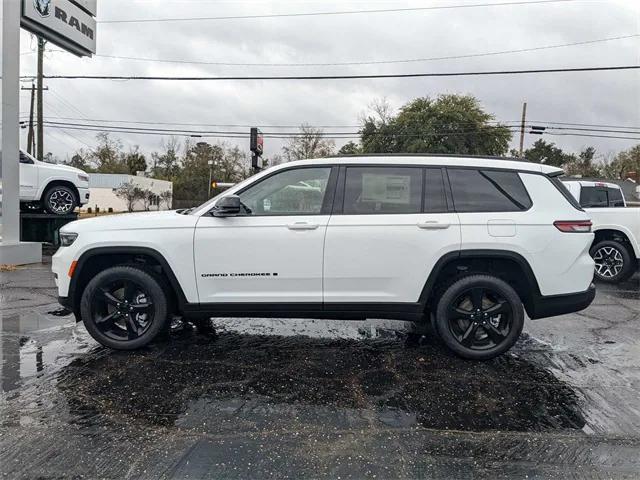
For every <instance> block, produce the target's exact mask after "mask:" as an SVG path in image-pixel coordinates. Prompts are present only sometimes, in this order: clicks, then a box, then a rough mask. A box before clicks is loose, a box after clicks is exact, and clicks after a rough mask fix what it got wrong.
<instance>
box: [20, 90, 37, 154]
mask: <svg viewBox="0 0 640 480" xmlns="http://www.w3.org/2000/svg"><path fill="white" fill-rule="evenodd" d="M20 90H31V107H30V108H29V133H27V153H28V154H29V155H31V153H32V152H33V153H35V152H34V151H33V149H32V148H31V147H32V146H33V145H34V142H35V138H34V135H33V133H34V132H33V103H34V101H35V97H36V86H35V84H34V83H33V82H31V86H30V87H29V88H27V87H20Z"/></svg>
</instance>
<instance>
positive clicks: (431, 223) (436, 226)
mask: <svg viewBox="0 0 640 480" xmlns="http://www.w3.org/2000/svg"><path fill="white" fill-rule="evenodd" d="M450 226H451V224H450V223H449V222H438V221H437V220H427V221H425V222H418V228H424V229H425V230H444V229H445V228H449V227H450Z"/></svg>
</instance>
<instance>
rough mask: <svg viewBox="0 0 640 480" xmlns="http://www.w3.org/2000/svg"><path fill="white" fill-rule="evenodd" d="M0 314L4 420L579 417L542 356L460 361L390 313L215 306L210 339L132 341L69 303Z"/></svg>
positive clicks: (488, 423) (487, 420) (503, 424)
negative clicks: (86, 321)
mask: <svg viewBox="0 0 640 480" xmlns="http://www.w3.org/2000/svg"><path fill="white" fill-rule="evenodd" d="M49 310H51V309H49ZM56 313H57V311H56ZM27 317H28V318H27ZM398 323H401V322H398ZM2 326H3V335H2V337H1V338H0V340H1V342H2V376H1V378H2V383H1V386H2V388H1V389H0V390H4V391H5V392H8V394H5V399H4V401H5V402H7V403H6V405H8V407H9V409H8V410H9V411H8V412H7V415H5V416H3V417H4V418H3V423H5V424H6V422H9V423H12V424H15V422H16V421H17V422H19V423H22V424H25V423H32V422H41V423H46V422H48V421H51V419H52V417H56V416H58V417H60V418H64V419H69V421H77V422H81V423H89V424H91V423H92V422H94V423H96V422H98V421H99V422H103V421H105V419H106V420H107V421H121V420H122V419H124V420H126V421H131V420H134V421H136V422H142V423H144V424H149V425H155V426H171V425H176V426H179V427H182V428H193V429H198V430H205V431H213V432H219V431H220V430H221V429H224V428H225V425H233V429H237V428H238V424H239V423H241V424H246V428H249V429H251V428H256V429H259V428H267V427H268V428H271V429H284V428H288V427H292V426H294V425H295V427H296V428H299V427H300V425H314V426H315V427H318V426H322V427H326V428H328V429H338V428H354V427H358V426H360V427H363V428H365V427H370V426H371V425H376V424H378V425H385V426H391V427H412V426H416V427H418V426H422V427H427V428H433V429H449V430H466V431H482V430H511V431H546V430H564V429H578V430H579V429H581V428H582V427H583V426H584V425H585V419H584V418H583V415H582V413H581V410H580V408H579V406H578V398H577V396H576V394H575V393H574V391H573V390H572V389H571V388H570V387H569V386H568V385H567V384H566V383H564V382H561V381H560V380H558V379H557V378H556V377H555V376H554V375H553V374H552V373H550V372H549V371H548V370H546V369H544V368H541V367H539V366H537V365H536V364H533V363H531V362H529V361H527V360H525V359H523V358H519V357H518V355H505V356H502V357H500V358H497V359H494V360H492V361H489V362H470V361H464V360H461V359H459V358H457V357H454V356H453V355H452V354H450V353H449V352H448V351H447V350H446V349H445V348H444V347H443V346H442V345H440V344H439V343H438V342H437V341H435V340H433V339H429V338H426V341H422V342H420V344H419V345H418V344H416V343H415V338H417V337H416V336H415V335H408V333H407V330H406V328H405V329H404V330H403V329H401V328H400V327H398V326H397V325H394V322H390V323H389V322H386V323H385V322H383V323H382V327H375V326H373V325H372V324H371V323H370V322H367V323H362V325H360V324H354V323H353V322H325V321H313V322H308V321H295V320H282V321H277V320H276V321H269V320H260V319H247V320H245V321H244V322H243V321H240V320H225V321H219V322H218V323H217V324H216V327H217V329H218V331H220V332H221V333H220V334H219V335H218V337H217V338H216V339H214V340H212V339H210V338H209V337H206V336H201V335H197V334H196V333H195V332H194V331H193V330H189V329H186V330H184V331H182V332H180V333H178V334H176V335H172V338H171V340H170V341H168V342H167V341H164V342H158V343H156V344H154V345H152V346H150V347H148V348H146V349H144V350H141V351H137V352H115V351H111V350H108V349H105V348H102V347H99V346H96V344H95V343H94V342H93V341H92V340H91V339H90V338H89V337H88V334H87V333H86V331H85V330H84V327H83V326H81V325H80V326H75V325H73V320H72V318H71V317H59V316H55V315H44V311H43V314H41V315H32V316H22V317H17V316H11V317H8V318H4V319H3V324H2ZM389 327H393V329H390V328H389ZM238 330H239V331H240V332H241V333H238ZM256 333H258V334H256ZM301 333H304V334H305V335H304V336H303V335H300V334H301ZM328 336H329V337H333V338H327V337H328ZM423 338H424V337H423ZM528 341H529V342H534V343H535V341H534V340H531V339H530V340H528ZM525 343H527V340H526V338H525V340H524V342H521V344H525ZM43 397H46V398H50V397H60V398H58V399H54V400H52V403H49V402H45V403H42V402H41V401H40V400H41V399H42V398H43ZM73 419H75V420H73ZM65 421H66V420H65ZM229 428H231V427H229Z"/></svg>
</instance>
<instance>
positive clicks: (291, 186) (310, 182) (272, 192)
mask: <svg viewBox="0 0 640 480" xmlns="http://www.w3.org/2000/svg"><path fill="white" fill-rule="evenodd" d="M330 174H331V167H314V168H296V169H291V170H285V171H283V172H279V173H276V174H274V175H272V176H270V177H268V178H266V179H265V180H262V181H260V182H258V183H256V184H254V185H251V186H250V187H248V188H247V189H246V190H245V191H243V192H242V193H240V194H239V196H240V201H241V202H242V204H243V208H244V214H245V215H317V214H320V213H321V211H322V203H323V201H324V196H325V192H326V190H327V183H328V181H329V175H330Z"/></svg>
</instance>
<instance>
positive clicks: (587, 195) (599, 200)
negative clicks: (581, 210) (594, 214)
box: [580, 187, 609, 207]
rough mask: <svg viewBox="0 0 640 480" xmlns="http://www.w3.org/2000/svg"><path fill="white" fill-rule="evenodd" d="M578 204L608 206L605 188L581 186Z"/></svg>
mask: <svg viewBox="0 0 640 480" xmlns="http://www.w3.org/2000/svg"><path fill="white" fill-rule="evenodd" d="M580 205H582V206H583V207H608V206H609V200H608V199H607V189H606V188H603V187H582V189H581V190H580Z"/></svg>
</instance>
